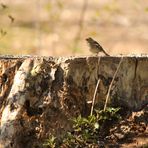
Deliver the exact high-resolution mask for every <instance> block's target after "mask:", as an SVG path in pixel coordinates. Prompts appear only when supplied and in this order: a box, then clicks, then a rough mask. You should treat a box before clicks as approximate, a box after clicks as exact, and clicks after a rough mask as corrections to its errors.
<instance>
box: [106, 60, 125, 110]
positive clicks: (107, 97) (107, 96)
mask: <svg viewBox="0 0 148 148" xmlns="http://www.w3.org/2000/svg"><path fill="white" fill-rule="evenodd" d="M122 60H123V57H121V60H120V62H119V64H118V67H117V70H116V72H115V74H114V75H113V79H112V81H111V83H110V85H109V89H108V92H107V95H106V101H105V105H104V111H105V110H106V107H107V103H108V99H109V95H110V91H111V88H112V85H113V82H114V80H115V77H116V75H117V73H118V71H119V68H120V65H121V63H122Z"/></svg>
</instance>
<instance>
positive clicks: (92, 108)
mask: <svg viewBox="0 0 148 148" xmlns="http://www.w3.org/2000/svg"><path fill="white" fill-rule="evenodd" d="M99 65H100V57H99V59H98V67H99ZM98 69H99V68H98ZM99 83H100V78H99V79H98V81H97V85H96V88H95V92H94V96H93V100H92V105H91V112H90V115H91V116H92V114H93V110H94V104H95V99H96V94H97V90H98V86H99Z"/></svg>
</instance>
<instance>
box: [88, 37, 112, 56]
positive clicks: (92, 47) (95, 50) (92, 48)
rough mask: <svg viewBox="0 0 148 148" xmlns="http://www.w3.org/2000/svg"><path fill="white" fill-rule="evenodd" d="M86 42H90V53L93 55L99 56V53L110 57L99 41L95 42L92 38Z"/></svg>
mask: <svg viewBox="0 0 148 148" xmlns="http://www.w3.org/2000/svg"><path fill="white" fill-rule="evenodd" d="M86 41H87V42H88V44H89V47H90V51H91V52H92V53H97V54H98V53H99V52H103V53H104V54H105V55H106V56H109V54H107V53H106V52H105V50H104V49H103V48H102V46H101V45H100V44H99V43H98V42H97V41H95V40H93V39H92V38H91V37H89V38H87V39H86Z"/></svg>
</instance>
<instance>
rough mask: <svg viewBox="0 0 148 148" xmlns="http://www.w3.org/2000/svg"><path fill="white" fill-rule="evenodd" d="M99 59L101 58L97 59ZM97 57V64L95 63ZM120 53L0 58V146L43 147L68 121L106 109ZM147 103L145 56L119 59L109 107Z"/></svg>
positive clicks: (135, 107) (136, 107) (67, 126)
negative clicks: (92, 111)
mask: <svg viewBox="0 0 148 148" xmlns="http://www.w3.org/2000/svg"><path fill="white" fill-rule="evenodd" d="M99 58H100V59H99ZM99 60H100V63H98V61H99ZM120 60H121V57H69V58H64V57H63V58H53V57H31V56H23V57H13V56H1V57H0V112H1V120H0V121H1V129H0V130H1V135H0V147H1V148H41V147H42V142H43V141H44V140H45V139H46V138H48V137H49V135H50V134H54V135H56V136H57V137H59V138H60V136H61V135H62V134H63V133H65V131H67V130H69V129H71V124H70V121H69V119H70V118H71V117H75V116H77V115H79V114H81V115H82V116H87V115H88V114H90V106H89V104H88V103H87V102H91V101H92V99H93V95H94V91H95V88H96V84H97V81H98V79H100V83H99V86H98V88H97V94H96V99H95V105H97V106H98V107H100V108H103V107H104V103H105V99H106V95H107V92H108V88H109V86H110V83H111V81H112V78H113V76H114V74H115V72H116V70H117V67H118V64H119V62H120ZM147 103H148V56H146V55H145V56H133V57H132V56H131V57H123V59H122V62H121V65H120V67H119V71H118V73H117V75H116V77H115V79H114V81H113V85H112V87H111V91H110V94H109V101H108V102H107V106H109V105H112V106H122V107H126V108H128V109H130V110H139V109H140V108H141V107H142V106H144V105H147Z"/></svg>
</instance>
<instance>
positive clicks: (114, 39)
mask: <svg viewBox="0 0 148 148" xmlns="http://www.w3.org/2000/svg"><path fill="white" fill-rule="evenodd" d="M1 4H5V5H6V6H7V7H6V8H5V7H3V5H0V12H1V14H0V20H1V23H0V32H1V36H0V53H1V54H37V55H52V56H63V55H64V56H65V55H86V54H87V55H88V54H90V53H89V51H88V48H87V45H86V43H85V38H86V37H88V36H92V37H94V38H95V39H96V40H98V41H99V42H100V43H101V44H102V46H103V47H104V48H105V49H106V50H107V52H109V53H110V54H111V55H116V54H120V53H122V54H132V53H134V54H140V53H147V52H148V51H147V50H148V44H147V41H148V35H147V34H148V29H147V26H148V1H147V0H143V1H138V0H130V1H123V0H103V1H98V0H91V1H90V0H74V1H66V0H55V1H47V0H42V1H41V0H40V1H36V0H30V1H27V2H26V1H23V0H14V1H9V0H5V1H4V0H3V1H1ZM85 4H86V5H85ZM13 18H14V20H13ZM79 27H80V28H79ZM76 39H78V40H79V42H78V44H77V45H75V44H76V43H77V42H76Z"/></svg>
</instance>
